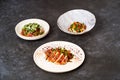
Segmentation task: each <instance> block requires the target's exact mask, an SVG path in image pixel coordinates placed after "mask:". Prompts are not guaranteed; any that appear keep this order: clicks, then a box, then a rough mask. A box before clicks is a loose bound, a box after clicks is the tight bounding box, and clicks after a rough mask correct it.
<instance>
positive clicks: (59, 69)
mask: <svg viewBox="0 0 120 80" xmlns="http://www.w3.org/2000/svg"><path fill="white" fill-rule="evenodd" d="M58 47H61V48H65V49H67V50H70V51H71V53H72V54H73V55H74V57H73V58H72V60H71V62H68V63H67V64H65V65H58V64H55V63H52V62H48V61H47V60H46V56H45V51H46V50H47V49H49V48H58ZM84 59H85V54H84V51H83V50H82V48H80V47H79V46H78V45H76V44H74V43H71V42H66V41H52V42H48V43H45V44H43V45H41V46H40V47H38V48H37V49H36V50H35V52H34V55H33V60H34V62H35V64H36V65H37V66H38V67H40V68H41V69H43V70H45V71H48V72H52V73H63V72H68V71H71V70H74V69H76V68H77V67H79V66H80V65H81V64H82V63H83V61H84Z"/></svg>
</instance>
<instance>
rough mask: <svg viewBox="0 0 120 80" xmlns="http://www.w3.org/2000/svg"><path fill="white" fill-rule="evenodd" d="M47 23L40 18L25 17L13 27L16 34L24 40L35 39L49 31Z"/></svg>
mask: <svg viewBox="0 0 120 80" xmlns="http://www.w3.org/2000/svg"><path fill="white" fill-rule="evenodd" d="M49 29H50V26H49V24H48V23H47V22H46V21H45V20H42V19H35V18H34V19H26V20H23V21H21V22H19V23H18V24H17V25H16V27H15V32H16V34H17V36H19V37H20V38H22V39H25V40H37V39H40V38H43V37H44V36H46V35H47V34H48V32H49Z"/></svg>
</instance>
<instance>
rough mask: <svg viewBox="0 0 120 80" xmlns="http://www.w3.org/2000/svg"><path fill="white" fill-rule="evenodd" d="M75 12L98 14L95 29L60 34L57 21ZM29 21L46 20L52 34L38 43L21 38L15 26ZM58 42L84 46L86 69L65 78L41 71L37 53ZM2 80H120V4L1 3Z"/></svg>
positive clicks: (82, 0)
mask: <svg viewBox="0 0 120 80" xmlns="http://www.w3.org/2000/svg"><path fill="white" fill-rule="evenodd" d="M71 9H86V10H89V11H91V12H92V13H94V14H95V16H96V19H97V23H96V25H95V27H94V28H93V29H92V30H91V31H90V32H88V33H86V34H83V35H80V36H73V35H69V34H66V33H64V32H62V31H61V30H59V28H58V26H57V18H58V17H59V16H60V15H61V14H62V13H64V12H66V11H68V10H71ZM28 18H41V19H44V20H46V21H47V22H48V23H49V24H50V27H51V28H50V32H49V34H48V35H47V36H46V37H44V38H42V39H40V40H36V41H26V40H23V39H20V38H19V37H17V35H16V34H15V30H14V28H15V25H16V24H17V23H18V22H20V21H21V20H24V19H28ZM54 40H63V41H69V42H73V43H75V44H77V45H79V46H81V47H82V48H83V50H84V51H85V55H86V59H85V62H84V63H83V64H82V66H80V67H79V68H77V69H75V70H73V71H70V72H67V73H61V74H53V73H49V72H46V71H43V70H42V69H40V68H38V67H37V66H36V65H35V63H34V61H33V53H34V51H35V49H36V48H37V47H39V46H40V45H42V44H44V43H46V42H49V41H54ZM0 80H120V0H0Z"/></svg>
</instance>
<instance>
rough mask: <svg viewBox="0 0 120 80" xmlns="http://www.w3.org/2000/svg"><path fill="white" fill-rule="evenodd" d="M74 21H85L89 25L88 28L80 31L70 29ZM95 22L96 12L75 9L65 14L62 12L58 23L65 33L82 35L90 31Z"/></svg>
mask: <svg viewBox="0 0 120 80" xmlns="http://www.w3.org/2000/svg"><path fill="white" fill-rule="evenodd" d="M73 22H80V23H84V24H85V25H86V26H87V27H86V30H85V31H83V32H80V33H74V32H70V31H68V28H69V27H70V25H71V24H72V23H73ZM95 23H96V18H95V16H94V14H92V13H91V12H89V11H87V10H83V9H74V10H70V11H67V12H65V13H64V14H62V15H61V16H60V17H59V18H58V20H57V25H58V27H59V28H60V30H62V31H63V32H65V33H68V34H73V35H80V34H83V33H86V32H88V31H90V30H91V29H92V28H93V27H94V26H95Z"/></svg>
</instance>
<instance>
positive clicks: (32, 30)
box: [21, 23, 44, 37]
mask: <svg viewBox="0 0 120 80" xmlns="http://www.w3.org/2000/svg"><path fill="white" fill-rule="evenodd" d="M43 33H44V30H43V28H42V27H41V26H40V25H39V24H37V23H29V24H26V25H24V27H23V28H22V32H21V34H22V35H24V36H27V37H32V36H38V35H41V34H43Z"/></svg>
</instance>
